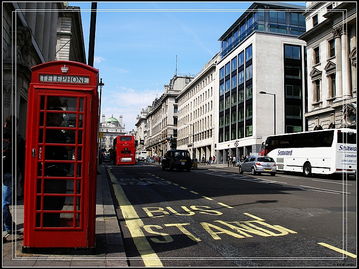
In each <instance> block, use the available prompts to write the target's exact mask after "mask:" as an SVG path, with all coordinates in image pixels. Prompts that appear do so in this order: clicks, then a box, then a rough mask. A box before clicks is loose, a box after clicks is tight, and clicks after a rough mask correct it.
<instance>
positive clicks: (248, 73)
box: [246, 65, 253, 81]
mask: <svg viewBox="0 0 359 269" xmlns="http://www.w3.org/2000/svg"><path fill="white" fill-rule="evenodd" d="M252 77H253V67H252V65H250V66H248V67H247V68H246V81H247V80H249V79H251V78H252Z"/></svg>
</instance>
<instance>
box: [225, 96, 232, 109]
mask: <svg viewBox="0 0 359 269" xmlns="http://www.w3.org/2000/svg"><path fill="white" fill-rule="evenodd" d="M230 106H231V100H230V96H229V95H228V96H226V101H225V108H226V109H227V108H229V107H230Z"/></svg>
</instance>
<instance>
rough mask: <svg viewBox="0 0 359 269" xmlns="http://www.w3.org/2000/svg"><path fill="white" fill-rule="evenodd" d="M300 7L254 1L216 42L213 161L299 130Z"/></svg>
mask: <svg viewBox="0 0 359 269" xmlns="http://www.w3.org/2000/svg"><path fill="white" fill-rule="evenodd" d="M304 8H305V7H304V6H297V5H292V4H274V3H271V2H258V3H257V2H255V3H253V4H252V5H251V6H250V7H249V9H248V10H246V11H245V12H244V13H243V14H242V15H241V16H240V17H239V19H238V20H237V21H236V22H235V23H234V24H233V25H231V26H230V27H229V28H228V30H227V31H226V32H225V33H224V34H223V35H222V36H221V37H220V38H219V40H220V41H221V59H220V61H219V62H218V65H217V70H218V72H219V80H218V91H219V111H218V144H217V145H216V152H217V160H218V162H220V163H221V162H226V161H227V158H228V157H229V156H231V157H233V156H235V157H236V158H240V157H241V156H245V155H249V154H251V153H257V152H259V151H260V148H261V143H262V142H263V140H264V139H265V137H266V136H268V135H273V134H281V133H290V132H299V131H303V130H304V116H303V114H304V111H303V107H304V105H305V98H304V96H305V76H304V72H305V42H304V41H303V40H299V39H298V36H299V35H301V34H303V33H304V32H305V19H304V16H303V12H304Z"/></svg>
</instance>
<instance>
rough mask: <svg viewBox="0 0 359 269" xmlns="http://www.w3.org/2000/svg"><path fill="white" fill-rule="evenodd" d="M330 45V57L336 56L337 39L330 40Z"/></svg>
mask: <svg viewBox="0 0 359 269" xmlns="http://www.w3.org/2000/svg"><path fill="white" fill-rule="evenodd" d="M328 46H329V57H333V56H335V39H331V40H329V41H328Z"/></svg>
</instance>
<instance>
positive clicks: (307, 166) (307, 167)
mask: <svg viewBox="0 0 359 269" xmlns="http://www.w3.org/2000/svg"><path fill="white" fill-rule="evenodd" d="M303 174H304V176H306V177H309V176H310V175H312V166H311V165H310V162H306V163H305V164H304V166H303Z"/></svg>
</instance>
